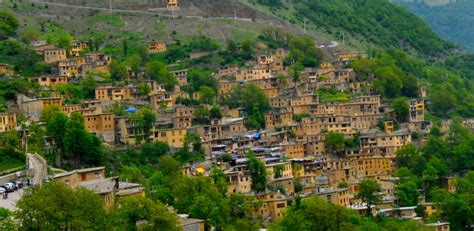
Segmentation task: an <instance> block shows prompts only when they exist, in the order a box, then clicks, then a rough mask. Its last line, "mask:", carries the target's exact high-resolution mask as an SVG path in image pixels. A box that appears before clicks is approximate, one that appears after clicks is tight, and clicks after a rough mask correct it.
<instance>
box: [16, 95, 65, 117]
mask: <svg viewBox="0 0 474 231" xmlns="http://www.w3.org/2000/svg"><path fill="white" fill-rule="evenodd" d="M17 102H18V106H19V107H20V109H21V111H22V112H23V113H24V114H25V115H27V116H31V117H32V118H33V119H34V120H39V118H40V116H41V112H42V111H43V109H44V108H45V107H47V106H57V107H59V108H61V106H62V103H63V99H62V98H61V97H50V98H39V99H30V98H28V97H26V96H24V95H19V96H18V97H17Z"/></svg>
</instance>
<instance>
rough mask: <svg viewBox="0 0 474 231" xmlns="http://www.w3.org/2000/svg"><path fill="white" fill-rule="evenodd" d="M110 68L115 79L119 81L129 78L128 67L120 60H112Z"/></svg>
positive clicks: (111, 76)
mask: <svg viewBox="0 0 474 231" xmlns="http://www.w3.org/2000/svg"><path fill="white" fill-rule="evenodd" d="M109 70H110V78H112V80H113V81H117V82H119V81H123V80H126V79H128V71H127V67H125V65H124V64H122V63H120V62H117V61H112V62H111V63H110V64H109Z"/></svg>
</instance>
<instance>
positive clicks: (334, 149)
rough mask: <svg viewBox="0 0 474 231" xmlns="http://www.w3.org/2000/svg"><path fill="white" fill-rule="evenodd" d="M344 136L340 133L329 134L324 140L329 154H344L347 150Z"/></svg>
mask: <svg viewBox="0 0 474 231" xmlns="http://www.w3.org/2000/svg"><path fill="white" fill-rule="evenodd" d="M345 141H346V140H345V138H344V134H342V133H338V132H333V131H331V132H329V133H327V134H326V136H325V138H324V147H326V149H327V150H328V152H329V153H336V154H342V153H343V152H344V148H345Z"/></svg>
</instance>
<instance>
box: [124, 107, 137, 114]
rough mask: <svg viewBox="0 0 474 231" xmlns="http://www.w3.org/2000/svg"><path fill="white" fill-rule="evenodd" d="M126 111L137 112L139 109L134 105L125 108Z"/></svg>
mask: <svg viewBox="0 0 474 231" xmlns="http://www.w3.org/2000/svg"><path fill="white" fill-rule="evenodd" d="M125 112H128V113H135V112H137V109H136V108H134V107H129V108H127V109H126V110H125Z"/></svg>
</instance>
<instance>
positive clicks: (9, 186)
mask: <svg viewBox="0 0 474 231" xmlns="http://www.w3.org/2000/svg"><path fill="white" fill-rule="evenodd" d="M2 186H3V188H5V190H6V191H7V192H13V191H15V189H16V186H15V185H14V184H13V183H5V184H3V185H2Z"/></svg>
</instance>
